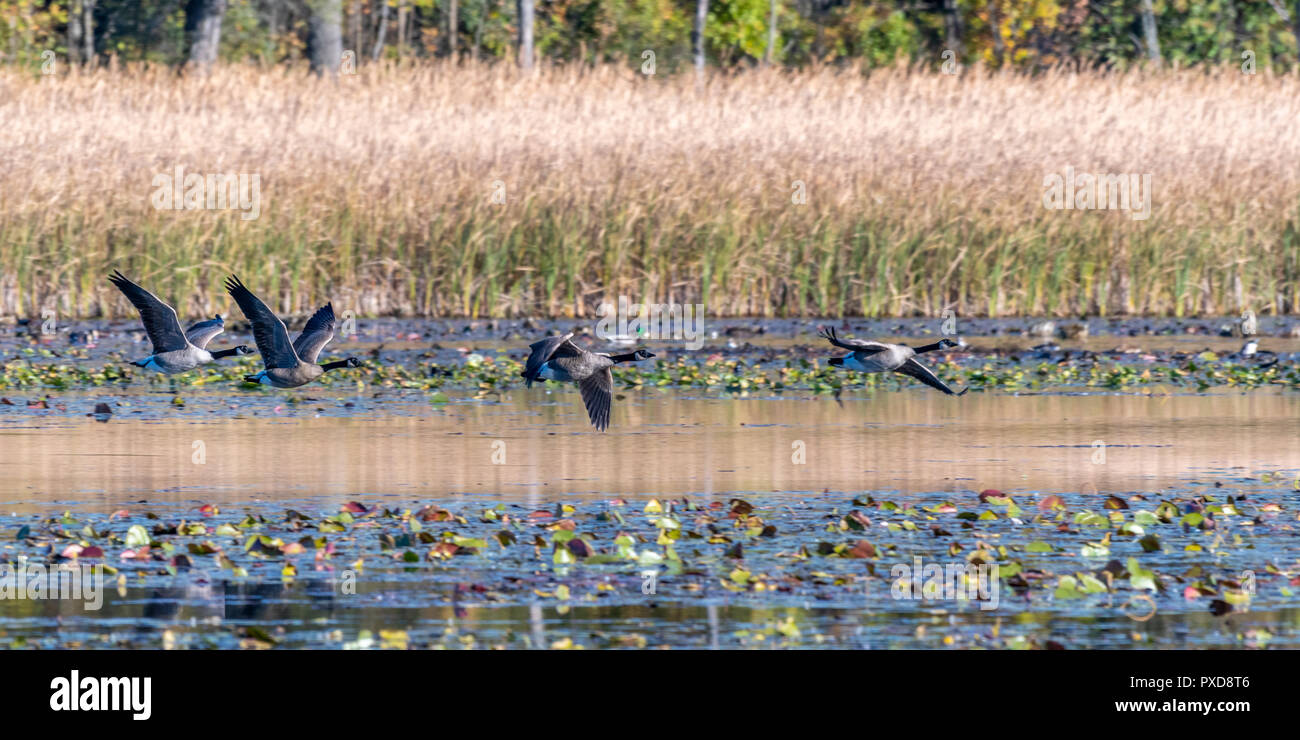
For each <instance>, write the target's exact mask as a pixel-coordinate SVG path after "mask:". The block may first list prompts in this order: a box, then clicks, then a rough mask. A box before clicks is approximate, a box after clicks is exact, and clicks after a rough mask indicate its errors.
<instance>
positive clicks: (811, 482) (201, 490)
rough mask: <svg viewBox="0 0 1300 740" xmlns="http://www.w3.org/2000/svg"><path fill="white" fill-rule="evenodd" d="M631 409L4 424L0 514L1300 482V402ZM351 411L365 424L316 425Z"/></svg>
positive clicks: (293, 413) (788, 402)
mask: <svg viewBox="0 0 1300 740" xmlns="http://www.w3.org/2000/svg"><path fill="white" fill-rule="evenodd" d="M621 395H622V397H621V398H619V399H618V400H617V401H616V403H615V411H614V425H613V427H612V428H611V430H610V431H609V432H608V433H607V434H599V433H596V432H594V431H593V430H591V428H590V427H589V426H588V425H587V423H586V419H585V415H584V412H583V409H582V406H581V404H580V402H579V400H578V397H577V394H576V393H575V392H571V391H569V390H567V389H566V390H563V391H561V392H557V393H547V392H546V391H544V390H532V391H516V392H514V393H513V394H510V395H508V396H505V397H504V398H503V399H502V400H500V401H498V400H495V399H493V400H489V401H474V400H466V399H454V401H453V403H450V404H444V405H442V406H439V407H435V406H431V405H430V404H428V403H427V402H426V401H425V399H424V397H423V396H421V395H419V394H414V397H413V398H402V399H386V400H380V401H375V400H372V399H366V398H355V399H354V398H351V397H344V396H338V397H334V398H324V399H318V400H317V401H316V402H314V403H311V404H301V405H300V407H299V408H293V409H289V410H285V408H284V405H283V402H282V401H281V400H277V399H276V398H274V397H272V398H266V399H262V398H257V399H248V401H247V402H246V403H242V405H240V406H238V407H236V408H235V409H233V410H232V409H230V408H229V406H228V405H227V403H226V399H225V398H223V397H221V396H220V395H219V394H213V395H212V396H210V397H204V396H198V397H192V398H190V399H189V402H188V404H187V406H186V407H185V408H184V409H177V410H173V409H170V408H166V404H165V403H163V402H162V401H157V402H156V403H157V404H158V405H160V406H162V407H163V408H161V409H160V410H158V411H157V412H156V413H146V414H145V415H144V416H143V418H137V417H135V416H131V415H124V414H118V415H117V416H115V417H114V418H113V420H112V421H110V422H109V423H107V424H98V423H95V422H94V421H93V419H90V418H86V417H83V416H80V415H76V414H74V413H72V412H69V414H68V415H66V416H65V417H62V418H51V419H49V420H42V421H41V422H40V423H38V424H37V423H33V422H34V421H35V419H33V418H32V417H31V416H30V415H27V416H23V417H21V420H22V421H23V422H24V423H23V424H21V425H19V424H16V423H8V424H0V502H4V505H5V506H6V507H9V510H11V511H26V510H29V508H28V507H32V506H40V505H42V504H51V505H53V504H55V502H60V501H80V502H86V503H95V504H102V505H103V506H111V505H113V504H114V503H121V502H126V501H135V500H139V499H147V500H149V501H151V502H152V501H186V500H202V501H205V502H212V503H223V502H238V501H249V500H254V499H260V500H271V499H277V498H300V497H304V496H330V497H345V496H356V495H391V496H397V497H401V498H402V499H407V498H410V499H421V500H428V499H430V498H435V497H442V496H447V495H454V494H460V493H471V494H479V495H483V494H486V495H493V496H500V497H502V499H503V500H506V501H527V502H536V503H541V502H546V501H553V500H556V499H558V498H560V497H572V496H610V495H620V496H638V495H660V496H661V495H679V494H682V495H694V496H706V497H707V496H713V495H725V494H728V493H731V492H735V491H756V492H771V491H791V492H797V491H810V490H816V491H820V490H823V489H830V490H833V491H834V490H840V491H862V490H893V489H897V490H902V491H943V490H969V489H972V488H974V489H975V490H981V489H983V488H998V489H1003V490H1041V491H1092V490H1094V489H1095V490H1097V491H1113V490H1135V491H1152V490H1159V489H1161V488H1162V487H1164V486H1166V485H1169V484H1170V483H1171V482H1172V481H1173V480H1175V479H1178V478H1185V477H1186V476H1188V475H1193V474H1200V473H1205V472H1207V471H1216V470H1228V469H1234V468H1235V469H1241V470H1253V469H1272V468H1283V469H1287V468H1300V439H1298V438H1297V435H1296V434H1295V431H1296V427H1295V419H1297V418H1300V396H1296V395H1290V394H1272V393H1269V392H1266V391H1257V392H1252V393H1248V394H1217V395H1201V396H1194V395H1185V396H1155V397H1152V396H1137V395H1028V396H1012V395H992V394H990V395H976V394H970V395H967V396H965V397H962V398H960V399H954V398H949V397H946V396H941V395H939V394H936V393H932V392H927V391H914V392H913V391H908V392H901V393H898V392H895V393H880V394H877V395H875V396H874V397H869V396H867V395H866V394H858V395H856V396H855V395H852V394H846V395H845V397H844V403H843V405H842V406H841V405H839V404H837V403H836V402H835V401H834V400H832V399H830V398H828V397H825V396H823V397H814V396H811V395H808V394H789V395H787V396H784V397H778V398H767V399H745V400H733V399H730V398H726V397H708V396H702V395H695V394H689V393H681V394H679V393H676V392H665V391H658V390H635V391H627V392H624V393H623V394H621ZM162 398H164V399H165V398H166V397H165V396H164V397H162ZM67 403H68V404H69V405H70V407H76V406H77V403H76V402H75V401H71V400H70V401H67ZM344 403H354V407H353V409H355V411H353V410H349V413H348V414H333V415H322V414H321V413H319V412H318V411H317V410H316V409H317V408H321V409H322V410H323V411H326V412H335V411H338V410H339V409H341V408H343V404H344ZM82 405H87V406H91V407H93V400H92V399H89V398H88V399H86V400H85V402H84V404H82ZM308 406H309V407H310V408H307V407H308ZM142 407H143V408H146V409H148V408H149V407H148V406H147V405H143V406H142ZM276 407H279V408H278V410H277V408H276ZM394 409H398V410H400V411H401V413H400V414H390V413H388V412H389V411H392V410H394ZM9 413H10V415H11V417H13V416H18V415H21V414H26V413H27V412H25V410H22V411H12V412H9ZM11 420H12V419H10V420H6V421H11ZM801 455H802V457H801ZM800 459H802V460H803V461H804V463H803V464H799V462H798V461H799V460H800Z"/></svg>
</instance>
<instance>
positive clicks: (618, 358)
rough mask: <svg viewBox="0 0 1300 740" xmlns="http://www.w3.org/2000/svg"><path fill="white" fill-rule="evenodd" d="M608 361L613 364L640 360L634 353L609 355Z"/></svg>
mask: <svg viewBox="0 0 1300 740" xmlns="http://www.w3.org/2000/svg"><path fill="white" fill-rule="evenodd" d="M609 359H611V360H613V361H614V362H636V361H637V360H639V359H641V358H640V357H637V356H636V353H635V352H628V353H627V354H625V355H610V356H609Z"/></svg>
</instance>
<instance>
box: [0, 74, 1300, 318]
mask: <svg viewBox="0 0 1300 740" xmlns="http://www.w3.org/2000/svg"><path fill="white" fill-rule="evenodd" d="M1297 120H1300V79H1297V78H1295V77H1278V76H1271V75H1269V74H1266V73H1260V74H1258V75H1243V74H1240V72H1239V71H1237V70H1236V69H1235V68H1227V69H1224V70H1222V71H1219V72H1211V73H1207V72H1201V71H1198V72H1186V71H1184V72H1177V71H1166V72H1160V73H1143V72H1132V73H1126V74H1111V75H1106V74H1074V73H1067V72H1052V73H1048V74H1043V75H1040V76H1036V77H1028V76H1022V75H1016V74H997V73H993V72H987V71H981V70H968V71H967V72H966V73H965V74H963V75H961V76H947V75H942V74H933V73H928V72H921V71H916V70H909V69H905V68H897V69H889V70H884V71H877V72H874V73H872V74H870V75H864V74H862V73H860V72H858V71H831V70H818V71H807V72H786V71H775V70H768V71H753V72H744V73H738V74H734V75H727V76H717V77H714V78H713V79H711V80H709V81H707V83H705V84H704V85H703V86H696V84H695V82H694V80H693V78H677V79H674V78H662V77H643V76H642V75H640V74H638V73H637V72H636V71H635V70H625V69H622V68H615V67H602V68H589V67H576V66H575V67H566V68H551V69H543V70H541V71H539V72H538V73H537V74H536V75H535V76H531V77H530V76H521V75H520V74H519V73H517V72H516V71H515V70H513V69H510V68H507V67H505V66H504V65H499V66H496V67H486V66H466V65H462V66H453V65H451V64H430V65H424V66H367V67H363V68H362V69H361V70H360V73H359V74H357V75H355V76H344V77H341V78H340V79H339V80H338V81H337V82H330V81H316V80H314V79H311V78H307V77H304V76H302V74H301V72H298V71H289V70H283V69H270V70H266V69H259V68H246V67H228V68H223V69H218V70H216V71H215V73H214V74H212V75H211V76H210V77H207V78H201V79H186V78H182V77H178V76H176V75H175V74H174V73H173V72H171V71H170V70H142V69H130V70H120V71H114V72H110V71H101V72H95V73H80V74H78V73H74V74H72V75H71V76H62V77H46V78H43V77H34V76H31V75H29V74H26V73H23V72H20V71H16V70H4V71H0V164H2V165H3V168H0V315H11V316H12V315H20V316H30V315H35V314H36V313H38V312H39V311H40V310H42V309H47V308H52V309H54V310H57V311H59V312H60V313H61V314H63V315H70V316H96V315H122V314H124V313H127V312H129V306H128V305H127V304H126V303H125V301H123V300H121V299H120V297H119V296H118V295H117V294H116V292H115V291H114V290H113V289H112V287H111V286H110V285H109V284H108V283H107V282H106V281H105V280H104V279H103V278H104V275H105V274H106V273H107V272H109V271H110V270H112V269H115V268H117V269H121V270H122V271H124V272H126V273H127V274H128V275H131V276H132V277H134V278H136V279H138V280H140V281H141V282H143V283H144V284H146V285H148V286H151V287H153V288H154V289H156V290H157V291H158V292H160V293H161V294H162V295H164V296H165V297H167V298H170V299H172V300H178V301H179V304H178V309H179V310H180V311H181V312H182V313H183V314H185V315H187V316H200V315H205V314H210V313H212V312H214V311H218V310H226V309H227V308H228V306H229V301H228V299H227V297H226V296H225V295H224V293H223V292H222V290H221V289H220V278H221V277H222V276H223V275H224V274H226V273H228V272H236V273H238V274H240V275H241V276H242V277H243V278H244V280H245V282H247V283H248V284H249V285H250V286H251V287H253V288H254V289H255V290H257V291H258V292H260V293H261V294H263V295H265V296H268V297H269V298H270V299H273V303H274V304H276V307H277V308H278V309H279V310H282V311H286V312H304V311H307V310H309V309H310V308H311V307H312V306H314V305H316V304H318V303H320V302H323V301H325V300H330V299H332V300H333V301H334V303H335V306H336V307H346V308H347V309H350V310H354V311H355V312H356V313H357V314H358V315H380V314H401V315H440V316H441V315H454V316H488V315H495V316H518V315H538V314H541V315H581V316H590V315H591V313H592V310H593V307H594V306H595V305H596V304H598V303H599V302H600V301H601V300H605V299H613V298H614V297H615V296H617V295H620V294H622V295H628V296H630V297H631V298H632V299H634V300H647V301H665V302H666V301H670V300H672V301H679V302H690V303H696V302H703V303H704V304H705V306H706V311H707V312H708V314H709V315H712V316H726V315H839V314H849V315H872V316H880V315H917V314H919V315H938V314H939V313H940V312H941V311H942V310H944V309H945V308H952V309H955V310H956V311H957V312H958V313H959V314H962V315H974V314H986V315H987V314H991V315H1008V314H1021V315H1029V314H1035V315H1044V314H1046V315H1070V314H1079V313H1105V314H1117V313H1161V314H1180V315H1181V314H1188V313H1228V312H1238V311H1241V310H1245V309H1251V310H1255V311H1257V312H1260V313H1268V312H1292V311H1296V310H1297V301H1298V300H1300V252H1298V250H1300V245H1298V244H1297V235H1296V220H1297V213H1298V209H1297V205H1298V201H1297V195H1298V194H1300V166H1298V165H1297V162H1300V137H1297V136H1296V135H1295V126H1296V121H1297ZM177 165H181V166H183V167H184V168H185V170H186V171H187V172H192V173H200V174H203V173H224V172H235V173H241V172H242V173H252V174H258V175H259V176H260V180H261V201H262V202H261V215H260V217H259V218H258V219H257V220H252V221H244V220H241V219H240V217H239V214H238V213H236V212H214V211H206V210H197V211H184V210H156V209H155V208H154V207H153V206H152V205H151V196H152V195H153V193H154V189H155V188H154V186H153V185H152V182H153V178H154V176H155V175H158V174H160V173H171V172H172V171H173V169H174V168H175V167H176V166H177ZM1067 166H1070V167H1073V168H1074V169H1075V170H1076V171H1078V172H1101V173H1151V174H1152V179H1153V184H1154V206H1153V209H1152V214H1151V217H1150V218H1149V219H1147V220H1145V221H1139V220H1135V219H1133V218H1131V217H1130V214H1127V213H1121V212H1113V211H1112V212H1105V211H1077V210H1073V211H1059V210H1049V209H1046V208H1044V206H1043V203H1042V193H1043V189H1044V188H1043V180H1044V177H1045V176H1046V175H1048V174H1051V173H1057V174H1061V173H1063V172H1064V170H1065V168H1066V167H1067ZM800 183H802V185H800ZM502 192H503V193H504V196H505V202H504V204H501V203H497V202H494V195H500V194H501V193H502ZM800 192H802V193H806V203H802V204H801V203H796V202H793V201H795V200H798V198H797V197H795V196H797V195H798V194H799V193H800Z"/></svg>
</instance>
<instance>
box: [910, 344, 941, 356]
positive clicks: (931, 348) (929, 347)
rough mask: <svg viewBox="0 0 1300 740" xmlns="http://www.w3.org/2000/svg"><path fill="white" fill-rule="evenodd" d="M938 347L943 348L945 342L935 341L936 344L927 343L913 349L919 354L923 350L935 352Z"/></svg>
mask: <svg viewBox="0 0 1300 740" xmlns="http://www.w3.org/2000/svg"><path fill="white" fill-rule="evenodd" d="M937 349H943V342H935V343H934V344H927V345H925V346H924V347H917V348H916V349H914V350H912V351H913V352H915V353H917V354H918V355H919V354H921V353H922V352H933V351H935V350H937Z"/></svg>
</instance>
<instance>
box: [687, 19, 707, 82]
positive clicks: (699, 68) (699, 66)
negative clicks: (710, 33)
mask: <svg viewBox="0 0 1300 740" xmlns="http://www.w3.org/2000/svg"><path fill="white" fill-rule="evenodd" d="M708 20H709V0H695V27H694V28H692V29H691V48H692V49H693V50H694V52H695V75H696V76H697V77H699V76H702V75H703V74H704V24H705V23H707V22H708Z"/></svg>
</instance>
